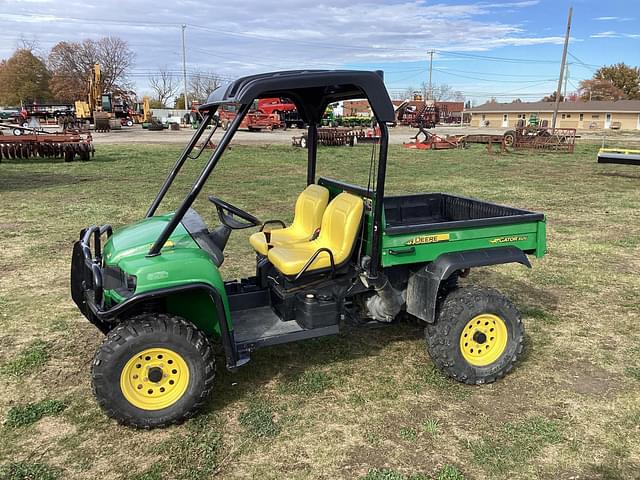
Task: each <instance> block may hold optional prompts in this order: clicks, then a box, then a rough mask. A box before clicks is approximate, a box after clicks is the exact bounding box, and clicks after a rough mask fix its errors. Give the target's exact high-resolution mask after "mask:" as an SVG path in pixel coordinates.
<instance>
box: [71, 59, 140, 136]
mask: <svg viewBox="0 0 640 480" xmlns="http://www.w3.org/2000/svg"><path fill="white" fill-rule="evenodd" d="M87 90H88V94H87V101H84V100H76V101H75V110H76V119H78V120H81V121H93V124H94V129H95V131H96V132H107V131H109V130H111V128H112V126H113V125H112V123H111V122H110V120H111V119H112V118H115V119H118V120H119V124H116V125H115V126H118V128H119V125H127V126H129V127H130V126H132V125H133V123H134V120H133V118H132V113H131V112H130V110H129V106H128V105H127V103H126V102H125V101H123V100H122V99H121V98H119V97H118V96H114V95H113V94H112V93H105V92H104V91H103V84H102V73H101V70H100V64H99V63H96V64H95V65H94V66H93V69H92V70H91V75H90V77H89V81H88V88H87Z"/></svg>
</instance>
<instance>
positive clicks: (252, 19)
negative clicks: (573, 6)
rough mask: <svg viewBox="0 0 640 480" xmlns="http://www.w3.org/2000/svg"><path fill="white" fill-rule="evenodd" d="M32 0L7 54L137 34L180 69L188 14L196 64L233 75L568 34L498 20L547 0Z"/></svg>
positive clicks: (133, 40) (549, 40) (146, 56)
mask: <svg viewBox="0 0 640 480" xmlns="http://www.w3.org/2000/svg"><path fill="white" fill-rule="evenodd" d="M31 1H37V2H40V3H38V5H37V7H36V6H34V5H29V4H23V3H20V2H17V3H16V2H13V3H12V4H11V6H12V7H11V10H10V11H11V14H5V13H2V11H3V10H4V9H2V10H0V29H1V31H2V32H3V37H4V41H3V42H2V43H1V44H0V57H3V56H6V55H9V54H10V53H11V51H12V50H13V47H14V46H15V42H16V41H17V40H18V39H19V38H20V37H25V38H27V39H31V38H33V39H36V40H38V41H39V43H40V46H41V49H42V50H45V51H46V50H48V49H49V48H51V46H53V45H54V44H55V43H57V42H58V41H61V40H69V41H77V40H81V39H83V38H97V37H101V36H104V35H114V36H120V37H122V38H124V39H126V40H127V41H129V43H130V45H131V47H132V49H133V50H134V51H135V52H136V69H137V71H139V72H141V71H146V72H148V71H150V70H152V69H157V68H159V67H161V66H167V67H169V68H170V69H175V70H180V68H181V45H180V24H182V23H185V24H187V25H188V28H187V31H186V37H187V62H188V64H189V68H190V69H207V70H211V71H216V72H219V73H221V74H223V75H230V76H237V75H241V74H245V73H253V72H255V71H258V70H260V71H266V70H277V69H289V68H309V67H311V68H313V67H315V68H339V67H341V66H344V65H345V64H353V63H374V64H379V63H381V62H398V61H417V60H420V61H423V60H424V59H425V58H426V56H427V54H426V52H427V50H429V49H432V48H433V49H436V50H450V51H467V52H473V51H475V52H482V51H488V50H491V49H493V48H497V47H505V46H530V45H542V44H559V43H561V42H562V37H560V36H554V35H553V34H552V33H551V32H545V35H544V36H540V35H538V34H537V32H538V30H537V29H536V30H534V31H527V30H526V29H525V28H524V27H523V24H516V23H505V22H501V21H499V20H496V17H497V15H496V14H499V13H504V8H505V7H507V8H510V9H520V10H526V9H528V8H531V7H534V6H536V5H538V3H539V0H521V1H517V0H514V1H508V2H503V3H501V2H497V1H495V0H494V2H490V1H484V2H483V1H473V0H468V1H467V3H458V4H453V5H449V4H445V3H432V2H431V1H429V2H427V1H425V0H399V1H394V3H382V2H380V1H377V0H376V1H374V0H352V1H351V2H344V1H343V0H323V1H322V2H300V1H299V0H243V1H241V2H237V1H236V2H234V1H227V2H220V1H215V2H201V1H199V0H174V2H170V3H169V2H152V1H150V0H140V1H136V2H131V1H127V0H109V1H97V0H65V2H63V3H60V2H48V1H47V0H31ZM441 1H442V0H441ZM0 2H2V0H0ZM4 11H7V10H4ZM558 33H559V34H560V33H561V32H558ZM140 75H142V74H140ZM136 81H138V80H137V79H136ZM139 82H143V81H142V80H140V81H139Z"/></svg>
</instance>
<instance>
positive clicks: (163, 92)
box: [149, 67, 180, 107]
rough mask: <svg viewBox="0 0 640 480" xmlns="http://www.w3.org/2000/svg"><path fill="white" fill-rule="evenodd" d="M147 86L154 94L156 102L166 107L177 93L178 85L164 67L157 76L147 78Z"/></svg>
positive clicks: (177, 81)
mask: <svg viewBox="0 0 640 480" xmlns="http://www.w3.org/2000/svg"><path fill="white" fill-rule="evenodd" d="M149 86H150V87H151V89H152V90H153V91H154V92H155V97H156V100H158V102H159V103H160V104H161V105H162V106H163V107H166V106H167V102H168V101H169V100H170V99H171V98H173V97H174V96H175V95H176V93H178V90H179V88H180V83H179V79H178V78H176V76H175V75H174V74H173V73H171V72H170V71H168V70H167V68H166V67H164V68H161V69H160V72H159V73H158V75H153V76H152V77H151V78H149Z"/></svg>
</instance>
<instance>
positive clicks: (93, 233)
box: [71, 225, 113, 333]
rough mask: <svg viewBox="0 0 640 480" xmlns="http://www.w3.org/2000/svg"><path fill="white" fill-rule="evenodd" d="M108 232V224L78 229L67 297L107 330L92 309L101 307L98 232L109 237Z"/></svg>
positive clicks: (100, 243) (102, 288)
mask: <svg viewBox="0 0 640 480" xmlns="http://www.w3.org/2000/svg"><path fill="white" fill-rule="evenodd" d="M112 233H113V230H112V228H111V225H102V226H99V227H98V226H96V225H92V226H90V227H88V228H85V229H84V230H82V231H81V232H80V239H79V240H78V241H77V242H75V243H74V244H73V254H72V257H71V298H72V299H73V301H74V302H75V304H76V305H77V306H78V308H79V309H80V311H81V312H82V314H83V315H84V316H85V317H87V320H89V321H90V322H91V323H93V324H94V325H95V326H96V327H97V328H98V329H99V330H100V331H101V332H103V333H107V332H108V331H109V326H108V325H107V324H106V323H105V322H104V321H102V320H101V319H100V318H98V316H96V314H95V313H94V312H95V311H96V310H102V309H103V307H104V280H103V268H102V235H105V234H106V236H107V238H109V237H110V236H111V234H112ZM92 239H93V252H92V251H91V240H92Z"/></svg>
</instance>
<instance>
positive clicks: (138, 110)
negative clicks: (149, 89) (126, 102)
mask: <svg viewBox="0 0 640 480" xmlns="http://www.w3.org/2000/svg"><path fill="white" fill-rule="evenodd" d="M149 101H150V99H149V97H148V96H146V95H145V96H144V97H142V102H140V103H136V104H135V108H134V113H133V121H134V122H135V123H142V124H145V123H150V122H151V105H150V103H149Z"/></svg>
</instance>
